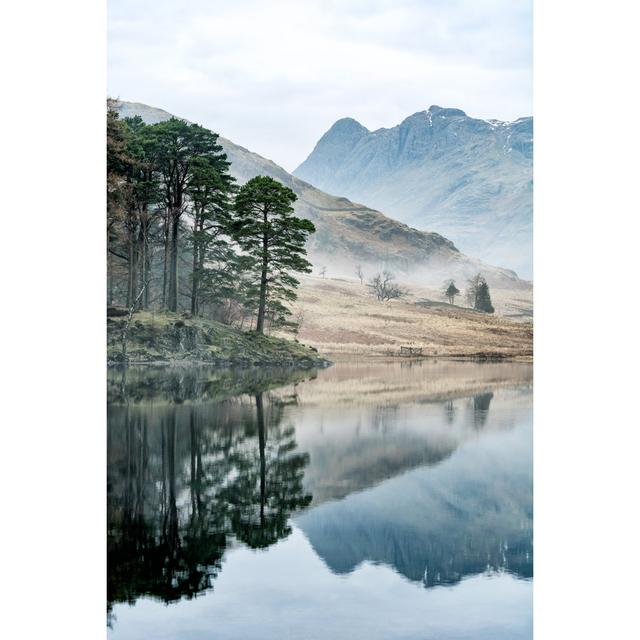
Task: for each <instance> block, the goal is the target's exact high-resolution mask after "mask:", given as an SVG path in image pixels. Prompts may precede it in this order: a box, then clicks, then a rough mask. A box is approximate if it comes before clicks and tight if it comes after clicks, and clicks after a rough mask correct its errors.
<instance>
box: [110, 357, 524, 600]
mask: <svg viewBox="0 0 640 640" xmlns="http://www.w3.org/2000/svg"><path fill="white" fill-rule="evenodd" d="M350 366H352V365H350ZM347 371H348V370H347ZM397 371H398V376H406V375H407V369H406V368H402V367H398V368H397ZM421 371H422V370H421V369H420V368H419V367H414V369H413V370H411V372H412V375H414V376H415V375H416V374H420V373H421ZM455 371H456V375H458V374H457V370H455ZM486 371H487V375H490V376H491V377H492V380H493V378H494V377H496V372H499V371H500V370H499V369H496V368H495V367H493V368H487V370H486ZM349 375H351V374H349ZM376 375H379V372H376ZM310 377H311V379H312V380H310V381H309V380H308V379H309V378H310ZM344 377H345V369H344V368H343V369H341V368H340V366H338V365H337V366H336V367H335V369H332V370H328V371H324V372H323V373H322V375H321V376H320V377H318V378H317V379H316V378H315V374H309V373H306V374H298V373H292V372H289V371H268V372H265V371H261V372H260V371H244V372H234V371H231V370H226V371H215V370H207V369H201V370H198V369H178V368H176V369H170V370H137V369H135V368H130V369H129V370H128V371H127V372H126V375H124V372H117V371H112V372H110V375H109V388H108V394H109V400H110V402H109V411H108V501H107V520H108V594H107V596H108V609H109V611H111V609H112V607H113V606H114V605H115V604H116V603H121V602H127V603H134V602H135V601H136V600H137V599H138V598H140V597H142V596H146V597H151V598H154V599H157V600H160V601H162V602H165V603H171V602H177V601H179V600H181V599H184V598H192V597H194V596H196V595H197V594H199V593H201V592H204V591H206V590H209V589H211V588H213V586H214V581H215V579H216V577H217V576H218V574H219V572H220V571H221V567H222V560H223V557H224V555H225V553H227V552H228V551H230V550H231V549H232V548H233V547H235V546H237V545H238V544H243V545H246V546H248V547H250V548H252V549H266V548H268V547H270V546H272V545H274V544H275V543H276V542H278V541H279V540H282V539H284V538H286V537H287V536H288V535H289V534H290V533H291V530H292V529H291V522H292V520H293V522H294V523H295V524H296V526H298V527H299V528H300V529H301V530H302V532H303V533H304V534H305V536H306V537H307V539H308V540H309V543H310V544H311V547H312V548H313V550H314V551H315V553H316V554H317V555H318V556H319V557H321V558H322V559H323V560H324V562H325V564H326V566H327V567H329V569H330V570H331V571H332V572H333V573H335V574H345V573H349V572H351V571H352V570H354V569H355V568H356V567H357V566H358V565H360V564H361V563H362V562H373V563H381V564H386V565H388V566H391V567H393V568H394V569H395V570H397V571H398V572H399V573H401V574H402V575H404V576H405V577H407V578H408V579H410V580H412V581H416V582H422V583H423V584H424V585H425V586H426V587H432V586H435V585H439V584H455V583H456V582H458V581H460V580H461V579H462V578H463V577H465V576H468V575H474V574H478V573H483V572H485V571H487V569H489V570H495V571H509V572H511V573H512V574H514V575H517V576H519V577H523V578H528V577H530V576H531V575H532V562H533V560H532V552H533V550H532V495H531V475H532V473H531V430H530V388H529V387H528V386H527V384H526V374H524V373H523V374H522V377H523V378H524V383H523V382H521V381H520V380H518V382H517V384H516V385H515V387H513V388H509V387H507V386H506V383H505V382H504V381H501V387H497V386H496V387H494V390H493V391H490V390H489V388H491V387H489V388H487V385H485V384H482V385H481V384H479V383H478V377H477V373H476V372H475V371H474V372H473V379H472V382H473V384H472V383H471V382H470V381H467V380H464V379H463V380H458V379H456V384H460V385H461V388H462V389H464V391H462V392H460V393H458V394H456V393H455V391H454V390H453V389H452V388H451V387H449V386H444V387H443V388H442V389H441V388H440V387H438V388H437V389H436V391H437V395H434V399H431V398H429V397H425V398H423V397H421V396H420V394H419V385H417V384H416V386H415V387H411V388H407V385H406V379H405V378H404V377H401V378H399V379H398V380H399V381H398V383H397V384H396V385H395V386H392V388H391V391H390V392H388V393H387V395H386V396H385V395H384V394H381V393H380V392H379V391H376V392H375V393H372V392H371V388H370V387H373V388H375V389H377V388H378V387H377V386H374V385H378V378H373V377H370V378H367V377H366V376H357V375H353V377H351V378H349V379H348V380H345V379H344ZM351 381H353V382H351ZM349 384H352V385H354V386H355V385H357V386H358V388H359V389H360V390H359V391H358V390H354V391H353V393H352V394H351V398H352V400H353V401H352V402H341V403H337V402H335V401H332V397H333V395H334V393H335V389H336V388H339V389H342V390H343V392H344V389H346V388H347V386H348V385H349ZM385 384H392V380H391V378H389V382H388V383H387V382H385ZM429 384H432V385H433V383H432V382H429ZM367 385H370V387H367ZM469 388H471V389H473V391H472V392H471V393H470V392H469V390H468V389H469ZM408 394H410V395H408ZM462 445H465V446H462Z"/></svg>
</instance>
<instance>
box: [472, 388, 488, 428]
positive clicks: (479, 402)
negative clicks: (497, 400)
mask: <svg viewBox="0 0 640 640" xmlns="http://www.w3.org/2000/svg"><path fill="white" fill-rule="evenodd" d="M492 399H493V392H491V391H489V392H488V393H481V394H479V395H477V396H474V397H473V424H474V426H475V428H476V429H481V428H482V427H484V425H485V423H486V422H487V416H488V415H489V406H490V405H491V400H492Z"/></svg>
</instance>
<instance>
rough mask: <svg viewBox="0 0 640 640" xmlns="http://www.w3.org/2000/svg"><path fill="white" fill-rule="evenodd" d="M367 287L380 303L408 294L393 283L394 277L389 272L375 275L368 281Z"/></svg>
mask: <svg viewBox="0 0 640 640" xmlns="http://www.w3.org/2000/svg"><path fill="white" fill-rule="evenodd" d="M367 286H368V287H369V289H371V292H372V293H373V295H375V296H376V298H377V299H378V300H381V301H386V300H397V299H398V298H402V297H404V296H406V295H407V294H408V293H409V292H408V291H407V290H406V289H403V288H402V287H401V286H400V285H398V284H397V283H396V282H395V277H394V275H393V274H392V273H391V272H390V271H383V272H382V273H376V275H375V276H373V278H371V280H369V284H368V285H367Z"/></svg>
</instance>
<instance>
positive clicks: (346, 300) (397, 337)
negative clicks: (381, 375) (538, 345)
mask: <svg viewBox="0 0 640 640" xmlns="http://www.w3.org/2000/svg"><path fill="white" fill-rule="evenodd" d="M492 296H493V303H494V305H495V307H496V312H497V313H496V314H491V315H489V314H485V313H482V312H479V311H473V310H471V309H468V308H465V307H462V306H457V305H450V304H446V303H444V302H442V301H441V300H442V295H441V294H440V293H439V292H438V291H436V290H433V289H429V288H427V287H416V286H411V287H410V295H409V296H408V297H407V298H406V299H403V300H402V301H398V300H395V301H392V302H379V301H378V300H376V299H375V298H374V297H373V296H372V295H371V294H370V293H369V291H368V289H367V287H366V286H364V285H361V284H360V282H358V281H357V280H347V279H340V278H319V277H305V278H303V279H302V284H301V286H300V289H299V291H298V300H297V302H296V303H295V306H294V317H295V318H297V319H300V318H301V319H302V322H301V329H300V332H299V334H298V338H299V339H300V341H301V342H304V343H305V344H308V345H311V346H313V347H315V348H317V349H318V350H319V352H320V353H322V354H327V355H329V357H331V358H332V359H335V358H336V357H339V356H340V355H345V356H360V355H361V356H386V355H387V354H389V353H392V354H396V353H397V352H398V351H399V349H400V347H401V346H412V347H422V349H423V353H424V354H425V355H429V356H438V357H464V358H468V357H471V358H474V357H506V358H524V359H530V358H531V356H532V354H533V326H532V323H531V321H530V320H531V315H532V299H531V293H530V292H529V291H523V292H513V291H500V290H496V291H492ZM460 303H461V304H462V302H461V301H460Z"/></svg>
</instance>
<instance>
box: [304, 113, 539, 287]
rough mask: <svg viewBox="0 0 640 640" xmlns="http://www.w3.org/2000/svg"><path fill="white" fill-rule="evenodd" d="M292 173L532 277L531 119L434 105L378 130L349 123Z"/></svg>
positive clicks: (344, 121) (330, 134)
mask: <svg viewBox="0 0 640 640" xmlns="http://www.w3.org/2000/svg"><path fill="white" fill-rule="evenodd" d="M293 173H294V175H295V176H298V177H299V178H302V179H303V180H307V181H308V182H311V183H312V184H314V185H315V186H317V187H318V188H320V189H323V190H326V191H329V192H331V193H339V194H342V195H345V196H347V197H349V198H355V199H356V200H365V201H366V202H368V203H369V204H371V205H372V206H375V207H379V208H380V209H382V210H384V211H387V212H388V213H389V214H390V215H392V216H393V217H394V218H396V219H398V220H401V221H403V222H405V223H407V224H410V225H412V226H416V227H418V228H421V229H422V228H429V229H436V230H437V231H438V232H439V233H442V234H444V235H445V236H447V237H448V238H451V239H452V240H453V241H454V242H455V243H456V245H457V246H458V247H459V248H460V249H461V250H462V251H464V252H466V253H468V254H471V255H474V256H478V257H479V258H481V259H482V260H486V261H488V262H490V263H493V264H499V265H502V266H505V267H510V268H513V269H515V270H516V271H517V272H518V273H519V274H520V275H521V276H523V277H526V278H530V277H531V273H532V210H533V201H532V197H533V189H532V186H533V118H520V119H519V120H516V121H514V122H500V121H498V120H478V119H475V118H470V117H468V116H467V115H466V114H465V113H464V111H461V110H460V109H443V108H441V107H437V106H432V107H430V108H429V109H428V110H427V111H421V112H419V113H415V114H413V115H412V116H410V117H408V118H406V119H405V120H404V121H403V122H402V123H401V124H399V125H397V126H395V127H392V128H390V129H378V130H377V131H369V130H368V129H366V128H365V127H363V126H362V125H361V124H360V123H358V122H356V121H355V120H353V119H352V118H344V119H342V120H338V121H337V122H336V123H335V124H334V125H333V126H332V127H331V129H329V131H327V132H326V133H325V134H324V135H323V136H322V138H321V139H320V140H319V142H318V144H317V145H316V147H315V149H314V150H313V152H312V153H311V155H310V156H309V157H308V158H307V159H306V160H305V161H304V162H303V163H302V164H301V165H300V166H299V167H298V168H297V169H296V170H295V171H294V172H293Z"/></svg>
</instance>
